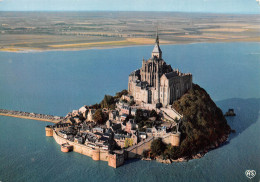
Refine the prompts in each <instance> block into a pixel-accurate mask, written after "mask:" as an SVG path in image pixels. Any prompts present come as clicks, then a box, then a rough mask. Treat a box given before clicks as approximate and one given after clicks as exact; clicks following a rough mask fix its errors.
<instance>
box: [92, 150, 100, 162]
mask: <svg viewBox="0 0 260 182" xmlns="http://www.w3.org/2000/svg"><path fill="white" fill-rule="evenodd" d="M92 159H93V160H94V161H99V160H100V150H99V149H95V150H92Z"/></svg>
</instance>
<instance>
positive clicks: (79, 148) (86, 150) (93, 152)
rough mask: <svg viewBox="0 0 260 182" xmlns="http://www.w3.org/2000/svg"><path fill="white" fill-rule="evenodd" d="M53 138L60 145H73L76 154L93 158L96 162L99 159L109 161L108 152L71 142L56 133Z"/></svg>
mask: <svg viewBox="0 0 260 182" xmlns="http://www.w3.org/2000/svg"><path fill="white" fill-rule="evenodd" d="M53 138H54V139H55V141H56V142H57V143H58V144H59V145H61V144H63V143H69V144H70V145H73V151H74V152H77V153H80V154H83V155H86V156H89V157H92V158H93V159H94V160H97V159H99V160H101V161H108V151H105V150H100V149H95V148H92V147H88V146H85V145H81V144H77V143H75V142H71V141H69V140H67V139H65V138H62V137H60V136H59V135H58V134H57V133H56V132H55V131H54V132H53ZM98 155H99V156H98Z"/></svg>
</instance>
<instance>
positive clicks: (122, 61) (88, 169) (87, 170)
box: [0, 43, 260, 182]
mask: <svg viewBox="0 0 260 182" xmlns="http://www.w3.org/2000/svg"><path fill="white" fill-rule="evenodd" d="M151 51H152V46H143V47H128V48H119V49H106V50H86V51H58V52H38V53H7V52H0V108H4V109H12V110H22V111H27V112H37V113H44V114H52V115H60V116H64V115H65V114H66V113H67V112H70V111H71V110H72V109H77V108H79V107H81V106H82V105H85V104H94V103H96V102H100V101H101V100H102V98H103V96H104V94H115V93H116V92H117V91H120V90H122V89H125V88H127V81H128V75H129V73H130V72H131V71H132V70H134V69H137V68H139V67H141V63H142V58H143V57H144V58H149V57H150V53H151ZM162 51H163V58H164V59H165V61H166V62H167V63H168V64H171V65H172V67H173V68H179V69H180V70H181V71H183V72H191V73H192V74H193V80H194V82H195V83H198V84H199V85H201V86H202V87H203V88H205V89H206V90H207V92H208V93H209V94H210V95H211V97H212V99H213V100H214V101H216V103H217V105H218V106H219V107H220V108H221V109H222V110H223V111H226V110H227V109H228V108H230V107H232V108H234V109H235V111H236V113H237V116H236V117H234V118H229V119H228V122H229V124H230V125H231V127H232V128H233V129H235V130H236V131H237V133H236V134H232V135H231V136H230V139H229V143H228V144H226V145H224V146H222V147H220V148H218V149H216V150H213V151H211V152H209V153H208V154H206V155H205V157H203V158H202V159H199V160H192V161H189V162H186V163H174V164H171V165H165V164H160V163H156V162H146V161H139V160H132V161H127V163H126V164H125V165H124V166H122V167H119V168H118V169H112V168H110V167H108V166H107V162H103V161H98V162H96V161H93V160H92V159H91V158H89V157H87V156H84V155H81V154H77V153H73V152H72V153H68V154H64V153H62V152H60V147H59V145H57V144H56V143H55V141H54V140H53V138H48V137H45V131H44V126H45V125H47V124H48V123H45V122H39V121H34V120H25V119H18V118H8V117H3V116H1V117H0V181H3V182H4V181H257V182H258V181H259V179H260V177H259V173H260V145H259V139H260V137H259V129H260V119H259V108H260V86H259V78H260V71H259V70H260V44H259V43H228V44H225V43H215V44H208V43H202V44H189V45H167V46H162ZM247 169H254V170H256V172H257V175H256V176H255V177H254V178H253V179H251V180H249V179H248V178H247V177H246V176H245V174H244V172H245V170H247Z"/></svg>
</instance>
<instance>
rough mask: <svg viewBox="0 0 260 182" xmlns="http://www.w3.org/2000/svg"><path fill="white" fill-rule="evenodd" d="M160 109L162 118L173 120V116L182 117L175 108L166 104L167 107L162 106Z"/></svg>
mask: <svg viewBox="0 0 260 182" xmlns="http://www.w3.org/2000/svg"><path fill="white" fill-rule="evenodd" d="M160 111H162V113H163V116H164V118H165V119H166V120H169V121H174V119H175V118H177V119H181V118H182V117H183V116H182V115H181V114H180V113H178V112H177V111H176V110H175V109H173V108H171V106H168V107H167V108H163V107H162V108H161V109H160Z"/></svg>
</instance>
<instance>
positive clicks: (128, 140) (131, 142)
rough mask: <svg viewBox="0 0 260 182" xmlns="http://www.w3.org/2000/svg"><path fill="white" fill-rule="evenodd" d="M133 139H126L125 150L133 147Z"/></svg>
mask: <svg viewBox="0 0 260 182" xmlns="http://www.w3.org/2000/svg"><path fill="white" fill-rule="evenodd" d="M133 143H134V142H133V139H132V138H126V139H125V148H127V147H131V146H133Z"/></svg>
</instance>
